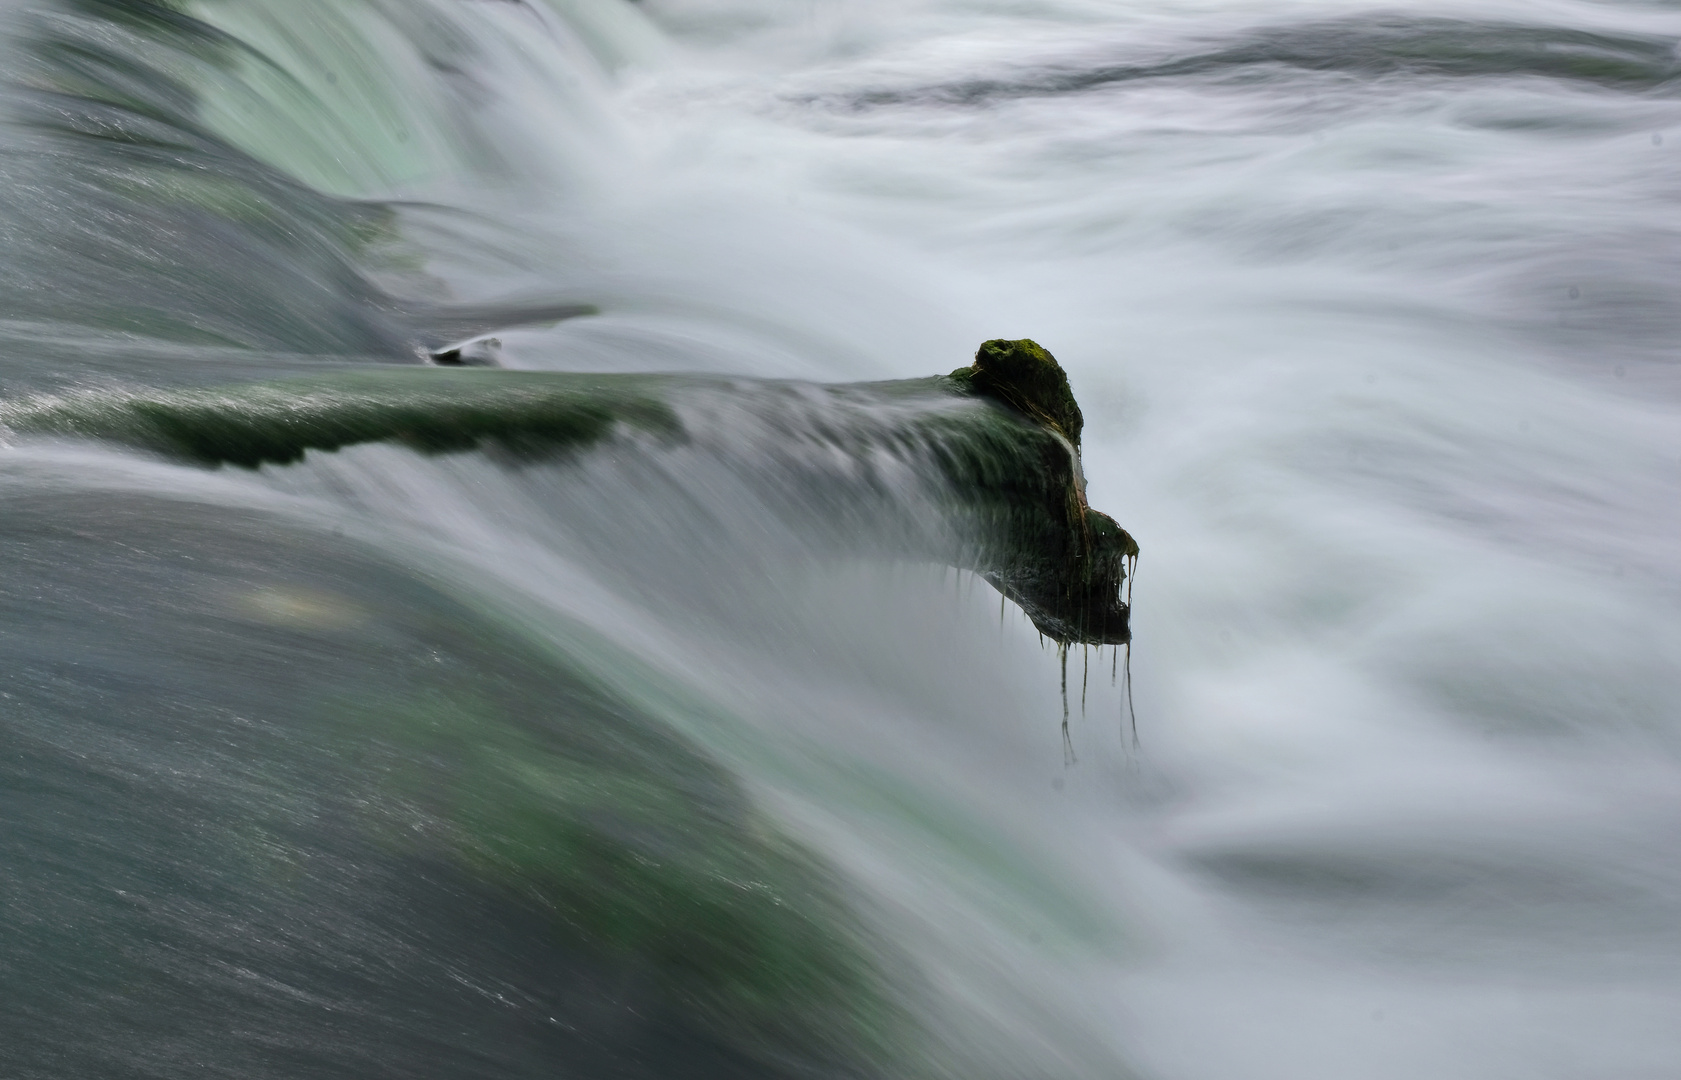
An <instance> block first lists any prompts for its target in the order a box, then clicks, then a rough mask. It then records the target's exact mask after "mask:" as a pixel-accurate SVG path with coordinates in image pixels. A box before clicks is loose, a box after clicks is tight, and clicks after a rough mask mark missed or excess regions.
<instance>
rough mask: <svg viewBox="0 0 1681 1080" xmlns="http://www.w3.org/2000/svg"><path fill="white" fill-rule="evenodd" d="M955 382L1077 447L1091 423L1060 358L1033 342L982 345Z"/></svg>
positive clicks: (1002, 341) (955, 375) (1000, 341)
mask: <svg viewBox="0 0 1681 1080" xmlns="http://www.w3.org/2000/svg"><path fill="white" fill-rule="evenodd" d="M951 377H952V378H953V379H954V380H957V381H958V382H959V383H961V384H962V385H964V386H965V387H967V388H968V389H969V390H971V391H973V392H974V393H976V394H979V395H981V396H982V397H989V398H992V399H993V400H994V401H1001V402H1003V403H1004V404H1005V405H1008V406H1009V407H1010V408H1012V409H1015V410H1016V411H1017V412H1019V413H1021V414H1023V415H1024V416H1028V417H1030V418H1032V419H1034V420H1037V421H1038V422H1039V423H1041V424H1044V425H1045V426H1046V427H1048V428H1050V429H1051V430H1053V431H1056V432H1058V433H1059V434H1061V435H1062V436H1063V437H1065V438H1066V439H1067V440H1068V441H1069V442H1071V443H1073V444H1074V446H1075V447H1076V448H1078V447H1079V445H1080V433H1081V431H1082V430H1084V428H1085V426H1086V419H1085V417H1084V416H1082V415H1080V404H1079V402H1077V401H1075V400H1074V391H1073V390H1071V389H1070V388H1069V386H1068V375H1067V373H1066V372H1064V371H1063V370H1062V365H1061V364H1058V363H1057V362H1056V357H1054V356H1052V355H1051V354H1050V351H1049V350H1048V349H1046V348H1045V347H1044V346H1043V345H1040V344H1039V343H1038V342H1037V341H1034V340H1032V339H1031V338H1020V339H1017V340H1014V341H1011V340H1009V339H1007V338H993V339H992V340H991V341H986V342H982V343H981V347H980V349H979V350H977V351H976V353H975V362H974V363H973V364H972V365H970V366H969V367H966V368H959V369H957V370H956V371H954V372H952V373H951Z"/></svg>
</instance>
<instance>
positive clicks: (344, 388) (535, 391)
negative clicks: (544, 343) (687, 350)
mask: <svg viewBox="0 0 1681 1080" xmlns="http://www.w3.org/2000/svg"><path fill="white" fill-rule="evenodd" d="M619 423H624V424H627V425H629V426H632V427H636V428H640V429H642V430H645V431H649V432H653V433H657V434H660V435H663V436H668V437H671V436H676V435H677V434H678V433H679V432H680V425H679V424H678V422H677V419H676V417H675V415H674V414H673V413H672V412H671V410H670V408H669V407H668V406H667V405H666V404H665V403H664V402H663V401H662V400H660V399H659V398H658V397H656V396H655V395H654V393H653V388H652V385H651V383H650V381H649V380H647V379H644V378H637V377H634V376H566V375H547V374H526V373H521V372H504V371H476V372H453V371H440V370H435V369H431V368H409V369H402V370H397V371H386V372H365V373H358V374H355V375H348V376H338V377H335V378H330V379H310V380H297V381H295V382H278V383H258V384H251V385H246V386H235V387H227V388H218V389H213V390H201V389H190V390H156V391H139V392H103V391H101V392H85V393H77V394H69V395H62V396H56V397H43V398H30V399H23V400H21V401H14V402H7V403H4V404H0V425H4V426H6V427H9V428H11V429H12V430H14V431H19V432H31V433H40V434H55V435H81V436H91V437H97V438H106V439H114V440H117V441H120V442H125V443H128V444H130V445H136V446H140V447H143V448H145V449H149V450H153V451H157V452H159V453H164V454H167V455H170V456H172V457H179V458H185V459H186V460H189V461H193V462H197V463H200V464H204V465H219V464H231V465H238V466H240V467H242V468H256V467H257V466H259V465H263V464H270V463H272V464H287V463H290V462H295V461H298V460H301V459H302V458H303V456H304V454H305V452H307V451H309V450H338V449H340V448H342V447H346V446H352V445H356V444H358V443H367V442H385V441H390V442H397V443H401V444H403V445H406V446H409V447H412V448H414V449H416V450H419V451H421V452H423V453H432V454H436V453H450V452H459V451H464V450H474V449H479V448H482V447H489V446H495V447H497V448H499V449H501V450H503V451H505V452H509V453H513V454H515V455H518V456H536V455H541V454H549V453H555V452H558V451H564V450H568V449H573V448H576V447H581V446H587V445H589V444H590V443H593V442H595V441H597V440H599V439H601V438H603V437H604V436H606V435H607V434H608V433H609V432H610V431H612V430H613V428H614V426H615V425H617V424H619Z"/></svg>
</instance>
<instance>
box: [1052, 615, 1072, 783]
mask: <svg viewBox="0 0 1681 1080" xmlns="http://www.w3.org/2000/svg"><path fill="white" fill-rule="evenodd" d="M1056 653H1057V659H1058V660H1059V661H1060V662H1061V663H1062V764H1063V766H1064V767H1065V768H1066V767H1067V766H1069V765H1072V764H1074V763H1075V761H1076V760H1077V759H1076V758H1075V756H1074V739H1073V737H1072V736H1070V735H1069V734H1068V643H1067V642H1066V641H1059V642H1057V646H1056Z"/></svg>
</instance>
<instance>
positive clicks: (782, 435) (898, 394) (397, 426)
mask: <svg viewBox="0 0 1681 1080" xmlns="http://www.w3.org/2000/svg"><path fill="white" fill-rule="evenodd" d="M815 394H816V395H817V397H818V398H819V399H820V400H819V403H818V405H817V407H816V408H815V409H814V408H813V406H812V398H813V395H814V389H813V388H811V387H809V386H801V385H795V384H786V383H772V382H762V383H761V382H754V381H751V380H740V379H730V380H725V379H709V378H704V377H694V376H675V375H611V374H608V375H595V374H572V373H558V372H521V371H504V370H496V369H479V370H463V369H462V368H459V367H457V368H447V367H446V368H438V367H415V368H391V367H382V368H380V369H377V370H365V371H359V372H350V373H342V374H335V375H329V376H319V377H315V378H308V379H296V380H287V381H280V382H261V383H246V384H239V385H233V386H218V387H211V388H184V389H183V388H174V389H142V390H122V391H106V390H101V391H84V392H76V393H70V394H58V395H37V396H33V397H25V398H17V399H13V400H10V401H5V400H0V430H10V431H12V432H16V433H19V434H45V435H57V436H71V437H82V438H97V439H107V440H112V441H116V442H121V443H125V444H128V445H130V446H135V447H139V448H142V449H145V450H149V451H153V452H156V453H161V454H163V455H165V456H168V457H172V458H176V459H180V460H185V461H189V462H192V463H195V464H199V465H205V466H219V465H224V464H227V465H235V466H239V467H242V468H257V467H260V466H263V465H287V464H291V463H294V462H298V461H301V460H302V459H303V457H304V455H305V454H306V453H307V452H308V451H311V450H315V451H334V450H339V449H341V448H344V447H348V446H354V445H357V444H361V443H371V442H394V443H399V444H401V445H405V446H408V447H410V448H412V449H414V450H416V451H419V452H421V453H426V454H441V453H463V452H471V451H484V452H489V453H491V454H493V455H494V456H496V457H497V458H498V459H499V460H502V461H504V462H507V463H509V464H518V463H520V462H528V461H533V460H540V459H545V458H553V457H555V456H558V455H565V454H573V453H581V452H585V451H587V450H588V449H589V448H591V447H592V446H595V445H596V444H598V443H601V442H603V441H604V440H608V439H622V438H630V439H637V440H641V441H643V442H644V443H646V444H650V445H653V446H656V447H657V446H659V445H666V446H670V445H676V444H681V443H685V442H689V441H692V440H694V439H695V438H697V434H698V433H697V431H696V430H693V429H692V424H691V422H690V421H688V420H685V418H684V412H683V410H682V409H681V408H680V406H682V405H684V404H685V403H693V402H697V401H701V400H703V399H709V400H712V401H713V402H714V404H716V402H717V401H728V402H731V403H732V404H740V405H741V406H743V407H745V408H747V409H749V410H755V409H756V410H757V412H756V413H752V415H753V416H754V417H756V418H757V419H758V420H759V421H761V422H764V425H765V432H768V433H769V434H765V436H764V437H765V439H766V440H767V441H766V442H765V443H764V444H763V445H762V446H760V447H759V449H760V450H761V451H762V452H764V453H766V454H785V453H789V452H791V451H792V450H793V449H794V448H797V447H798V446H800V445H806V446H810V445H819V446H822V447H824V448H825V452H826V453H828V454H829V455H830V459H831V460H836V459H838V460H839V461H842V462H851V464H850V465H843V466H840V467H836V468H832V469H831V470H830V471H828V472H822V471H820V470H813V469H812V468H811V467H810V466H809V465H807V466H801V469H804V470H805V471H806V472H800V470H794V471H795V473H796V474H798V475H802V476H803V475H806V473H809V474H810V475H809V477H808V481H809V482H810V483H815V484H827V485H829V486H830V487H831V488H833V489H834V490H836V491H839V490H842V489H844V490H847V491H849V492H851V494H850V495H848V496H847V499H846V500H843V502H845V504H846V505H847V506H852V505H855V504H858V503H860V501H862V505H863V506H864V507H866V509H864V510H863V513H865V514H880V515H891V514H892V513H894V512H896V511H903V510H905V507H904V506H903V505H902V504H893V503H892V500H893V496H892V494H891V493H890V492H886V491H883V490H882V482H881V479H880V477H879V476H878V475H876V470H877V468H878V465H879V463H880V462H881V461H882V460H884V459H893V460H897V461H899V462H900V463H901V464H903V465H906V466H909V467H910V468H911V470H912V471H914V472H918V473H921V474H928V473H933V474H935V476H930V477H928V479H929V480H930V481H933V480H935V479H936V478H937V481H938V483H937V486H938V487H939V489H940V491H939V494H938V498H939V501H940V502H941V504H942V506H943V508H944V510H945V511H946V516H947V517H948V518H949V519H950V523H951V525H952V526H953V528H951V529H937V528H931V527H917V526H916V525H912V526H907V527H906V528H904V529H903V530H902V534H903V537H904V539H903V541H902V543H901V547H900V550H899V551H898V552H897V554H899V555H901V556H906V557H913V558H926V559H931V560H940V561H944V562H948V563H951V564H954V565H957V566H959V567H962V568H964V569H969V570H973V571H975V572H976V573H978V574H980V575H981V576H982V577H984V578H985V579H986V580H987V581H989V582H991V583H992V584H993V585H994V586H995V587H996V588H998V589H999V590H1000V591H1001V592H1003V593H1004V594H1005V595H1006V596H1008V597H1009V598H1010V599H1011V600H1013V601H1015V602H1016V603H1017V604H1018V605H1019V606H1020V607H1021V608H1022V610H1023V611H1025V612H1026V613H1027V615H1028V616H1029V617H1030V618H1031V619H1032V620H1033V622H1034V624H1035V625H1036V626H1037V627H1038V628H1039V629H1040V631H1042V632H1043V633H1044V634H1045V635H1046V636H1047V637H1050V638H1052V639H1053V640H1055V641H1057V642H1060V643H1063V644H1104V645H1107V644H1120V643H1123V642H1125V641H1127V640H1128V639H1129V631H1128V619H1127V616H1128V611H1127V605H1126V604H1125V603H1124V602H1123V600H1122V598H1121V589H1122V586H1123V583H1124V582H1125V581H1126V576H1127V571H1128V565H1129V562H1130V560H1132V559H1133V558H1135V557H1136V556H1137V554H1138V546H1137V544H1135V543H1134V542H1133V539H1132V537H1131V536H1130V535H1128V534H1127V532H1126V530H1125V529H1123V528H1121V527H1120V525H1119V524H1117V523H1116V522H1115V520H1114V519H1113V518H1111V517H1109V516H1107V515H1106V514H1103V513H1100V512H1098V511H1096V510H1093V509H1092V508H1091V507H1090V506H1089V505H1088V504H1087V502H1086V493H1085V476H1084V473H1083V471H1082V468H1081V464H1080V434H1081V430H1082V428H1083V427H1084V419H1083V417H1082V416H1081V414H1080V406H1079V404H1078V403H1077V402H1076V401H1075V400H1074V395H1073V392H1072V391H1071V390H1070V388H1069V385H1068V377H1067V375H1066V374H1065V373H1064V372H1063V370H1062V368H1061V366H1060V365H1058V364H1057V362H1056V358H1055V357H1053V356H1052V355H1051V354H1050V353H1049V352H1047V351H1046V350H1045V349H1044V348H1042V347H1041V346H1039V345H1038V344H1036V343H1035V342H1032V341H1028V340H1020V341H1006V340H994V341H988V342H986V343H985V344H983V345H982V346H981V348H980V351H979V352H978V353H977V354H976V357H975V363H974V364H973V365H972V366H970V367H967V368H963V369H960V370H959V371H956V372H953V373H952V374H951V375H949V376H944V377H938V376H937V377H934V378H929V379H911V380H903V381H899V382H887V383H867V384H858V385H853V386H836V387H822V388H815ZM953 396H958V397H964V398H971V399H976V402H975V403H976V405H981V404H982V403H985V407H977V408H964V407H958V408H955V409H954V408H952V405H953V404H955V403H954V402H953V401H952V398H953ZM701 411H703V412H704V411H705V410H701ZM744 415H745V414H744ZM715 434H716V433H715V432H714V435H715ZM762 434H763V433H762ZM715 441H719V442H723V441H727V440H715ZM718 452H719V453H740V452H741V450H740V448H739V447H736V448H734V449H725V448H723V447H719V448H718ZM921 524H925V523H921Z"/></svg>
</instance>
